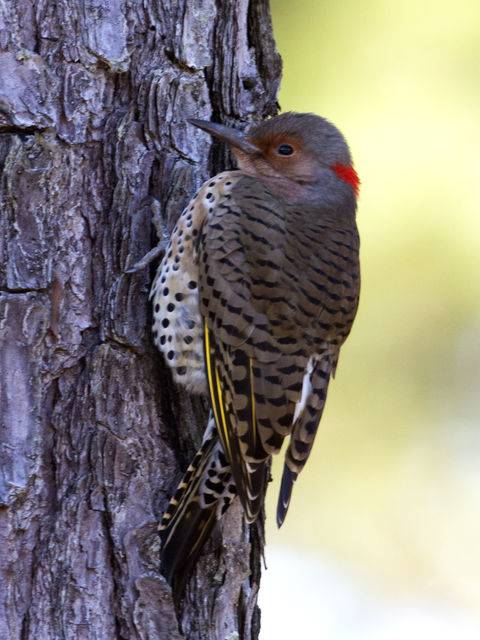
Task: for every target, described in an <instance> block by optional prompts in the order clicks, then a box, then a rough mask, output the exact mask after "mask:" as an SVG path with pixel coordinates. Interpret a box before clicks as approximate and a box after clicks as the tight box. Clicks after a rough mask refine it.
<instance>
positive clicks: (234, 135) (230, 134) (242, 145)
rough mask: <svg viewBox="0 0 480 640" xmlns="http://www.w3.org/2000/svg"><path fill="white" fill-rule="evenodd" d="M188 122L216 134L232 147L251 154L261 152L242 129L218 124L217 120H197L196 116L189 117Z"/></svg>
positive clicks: (216, 136)
mask: <svg viewBox="0 0 480 640" xmlns="http://www.w3.org/2000/svg"><path fill="white" fill-rule="evenodd" d="M188 122H189V123H190V124H193V125H194V126H195V127H199V128H200V129H203V130H204V131H206V132H207V133H210V134H211V135H212V136H215V138H218V139H219V140H223V141H224V142H227V143H228V144H229V145H231V146H232V147H235V148H236V149H240V151H243V152H244V153H246V154H248V155H250V156H251V155H257V154H259V153H260V150H259V149H257V147H256V146H255V145H254V144H252V143H251V141H250V140H249V139H248V137H247V136H246V134H245V133H243V132H242V131H238V130H237V129H232V128H231V127H226V126H225V125H223V124H218V123H217V122H208V120H196V119H194V118H189V119H188Z"/></svg>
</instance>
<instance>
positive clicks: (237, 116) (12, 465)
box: [0, 0, 280, 640]
mask: <svg viewBox="0 0 480 640" xmlns="http://www.w3.org/2000/svg"><path fill="white" fill-rule="evenodd" d="M279 74H280V62H279V58H278V54H277V53H276V51H275V45H274V42H273V39H272V35H271V25H270V18H269V9H268V2H267V0H251V1H250V2H248V0H227V1H225V2H220V0H218V1H217V2H215V1H214V0H196V1H195V2H192V1H191V0H190V1H188V0H168V1H167V0H162V1H161V2H160V1H158V0H144V2H136V1H135V0H77V1H76V2H72V1H71V2H68V1H67V0H57V1H55V0H16V2H7V1H3V0H0V180H1V182H0V204H1V217H0V344H1V351H0V363H1V371H0V403H1V404H0V430H1V434H0V536H1V544H0V558H1V560H0V637H1V638H6V639H7V638H8V639H9V640H16V639H19V640H20V639H22V640H26V639H35V640H43V639H45V640H47V639H48V640H56V639H57V638H58V639H60V638H62V639H72V640H73V639H75V640H81V639H83V638H84V639H85V640H87V639H88V640H93V639H99V640H108V639H114V638H115V639H116V638H126V639H129V640H131V639H135V638H141V639H147V638H148V639H154V638H155V639H165V640H166V639H168V640H178V639H180V638H189V639H190V638H191V639H196V638H208V639H211V638H212V639H222V640H223V639H226V638H229V639H233V638H236V637H238V638H248V639H250V638H256V637H257V636H258V630H259V612H258V609H257V606H256V596H257V590H258V585H259V578H260V568H259V562H260V561H259V558H260V554H261V549H262V540H261V532H259V531H258V528H255V527H254V528H251V530H249V529H248V527H246V526H245V525H244V522H243V518H242V516H241V512H240V510H239V509H238V507H234V508H232V509H231V511H230V513H229V514H228V516H227V517H226V518H225V522H224V523H223V525H222V526H221V527H219V530H218V531H217V532H216V534H215V536H214V539H213V540H212V541H211V542H210V543H209V544H208V545H207V547H206V549H205V552H204V554H203V557H202V559H201V561H200V563H199V566H198V568H197V570H196V571H195V572H194V574H193V577H192V580H191V582H190V584H189V586H188V589H187V592H186V598H185V601H184V602H183V603H176V606H175V605H174V603H173V601H172V596H171V593H170V589H169V587H168V586H167V584H166V583H165V581H164V580H163V578H162V577H161V575H160V572H159V565H158V544H159V542H158V537H157V535H156V533H155V531H156V522H157V520H158V518H159V517H160V515H161V514H162V511H163V509H164V507H165V506H166V503H167V500H168V497H169V494H170V492H171V491H172V489H173V488H174V486H175V484H176V482H177V481H178V479H179V477H180V476H181V471H182V469H184V468H185V465H186V463H187V460H188V458H189V456H190V455H191V454H192V452H193V450H194V448H195V445H196V444H197V443H198V438H199V433H200V432H201V430H202V429H203V428H204V426H205V410H206V409H205V406H204V402H203V401H202V400H198V399H196V400H195V399H192V398H190V397H189V396H188V395H186V394H185V393H182V392H181V391H180V390H179V389H178V388H176V387H175V386H174V385H173V383H172V381H171V378H170V376H169V374H168V371H167V370H166V369H165V366H164V363H163V362H162V359H161V357H160V355H159V354H157V353H156V352H155V349H154V347H153V343H152V339H151V336H150V311H149V304H148V299H147V297H148V289H149V283H150V280H151V273H149V270H148V269H147V270H145V271H143V272H140V273H137V274H135V275H133V276H132V275H126V274H125V273H124V271H125V269H127V268H128V267H130V266H131V265H132V264H133V263H134V262H135V261H136V260H138V259H139V258H141V257H142V256H143V255H144V254H145V253H146V252H147V251H148V250H149V249H150V248H151V246H152V244H153V243H154V242H155V236H154V233H153V231H152V225H151V217H152V203H153V205H155V206H154V207H153V208H154V209H155V207H156V208H157V209H158V210H159V212H160V215H161V217H162V219H163V220H164V224H165V226H166V228H167V229H171V228H172V226H173V223H174V221H175V219H176V217H177V216H178V214H179V212H180V210H181V209H182V207H183V205H184V204H185V203H186V200H187V198H188V197H189V196H190V195H191V194H192V192H193V191H194V190H195V188H196V187H197V186H198V185H199V183H200V182H201V180H202V179H205V178H206V177H208V175H211V174H212V173H213V172H214V171H217V170H219V169H221V168H223V167H222V163H223V162H224V161H225V158H223V156H221V155H220V154H219V153H213V154H210V153H209V146H208V143H207V137H206V136H205V134H203V133H202V132H200V131H198V132H195V133H193V134H192V132H191V130H190V129H189V130H187V128H186V125H185V119H186V118H187V117H189V116H194V117H197V118H203V119H211V118H212V119H219V118H221V119H222V120H223V121H225V122H228V123H234V122H235V121H237V122H246V121H249V120H258V119H261V118H264V117H265V116H267V115H269V114H272V113H274V111H275V110H276V92H277V88H278V81H279ZM157 201H158V203H159V205H157V204H156V203H157ZM177 614H178V618H179V621H177V617H176V616H177Z"/></svg>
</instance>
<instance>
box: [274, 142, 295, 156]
mask: <svg viewBox="0 0 480 640" xmlns="http://www.w3.org/2000/svg"><path fill="white" fill-rule="evenodd" d="M293 151H294V149H293V147H291V146H290V145H289V144H281V145H280V146H279V147H278V149H277V153H278V155H279V156H291V155H292V153H293Z"/></svg>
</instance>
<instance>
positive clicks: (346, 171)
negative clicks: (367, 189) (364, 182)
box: [332, 164, 360, 198]
mask: <svg viewBox="0 0 480 640" xmlns="http://www.w3.org/2000/svg"><path fill="white" fill-rule="evenodd" d="M332 169H333V170H334V171H335V173H336V174H337V176H338V177H339V178H341V179H342V180H345V182H348V184H351V185H352V187H353V190H354V191H355V196H356V197H357V198H358V191H359V188H360V178H359V177H358V175H357V172H356V171H355V169H354V168H353V167H346V166H345V165H343V164H336V165H335V166H334V167H332Z"/></svg>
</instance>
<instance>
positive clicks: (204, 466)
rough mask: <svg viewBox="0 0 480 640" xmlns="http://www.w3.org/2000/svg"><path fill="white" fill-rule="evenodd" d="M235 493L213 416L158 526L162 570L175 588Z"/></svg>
mask: <svg viewBox="0 0 480 640" xmlns="http://www.w3.org/2000/svg"><path fill="white" fill-rule="evenodd" d="M234 496H235V492H234V490H233V491H232V483H231V471H230V467H229V466H228V463H227V462H226V460H225V457H224V455H223V452H222V450H221V446H220V442H219V439H218V433H217V430H216V427H215V421H214V419H213V417H212V416H211V417H210V420H209V423H208V426H207V429H206V431H205V435H204V439H203V442H202V445H201V447H200V449H199V450H198V451H197V453H196V454H195V457H194V458H193V460H192V463H191V464H190V466H189V467H188V469H187V471H186V472H185V475H184V476H183V478H182V480H181V482H180V484H179V485H178V488H177V490H176V492H175V494H174V496H173V498H172V499H171V500H170V504H169V505H168V508H167V510H166V511H165V514H164V516H163V518H162V521H161V523H160V525H159V527H158V529H159V533H160V539H161V542H162V547H161V550H160V561H161V567H162V573H163V575H164V576H165V578H166V580H167V581H168V582H169V584H170V585H172V586H173V587H174V589H176V590H177V591H179V590H183V586H184V584H185V581H186V579H187V577H188V573H189V572H190V570H191V568H192V567H193V565H194V564H195V562H196V560H197V558H198V555H199V554H200V551H201V549H202V546H203V544H204V543H205V541H206V540H207V538H208V537H209V536H210V534H211V531H212V529H213V527H214V526H215V523H216V521H217V519H218V518H220V517H221V516H222V515H223V513H224V512H225V511H226V509H227V508H228V506H229V504H230V503H231V501H232V500H233V498H234Z"/></svg>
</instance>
